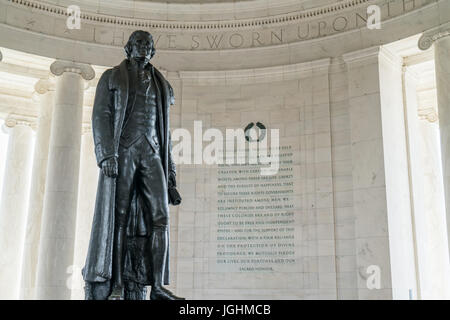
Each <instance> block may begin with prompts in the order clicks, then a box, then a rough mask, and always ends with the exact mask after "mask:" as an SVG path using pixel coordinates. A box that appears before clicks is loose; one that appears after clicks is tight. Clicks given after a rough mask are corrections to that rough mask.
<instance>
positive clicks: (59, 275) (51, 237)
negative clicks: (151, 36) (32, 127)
mask: <svg viewBox="0 0 450 320" xmlns="http://www.w3.org/2000/svg"><path fill="white" fill-rule="evenodd" d="M69 67H70V66H69ZM84 89H85V84H84V80H83V78H82V74H78V73H74V72H68V71H66V72H63V73H62V75H60V76H59V77H58V78H57V85H56V93H55V95H56V96H55V105H54V111H53V116H52V128H51V134H50V148H49V155H48V167H47V182H46V190H45V197H44V208H43V216H42V223H41V225H42V227H41V236H40V244H39V258H38V266H37V280H36V298H37V299H70V297H71V288H70V285H69V281H68V278H69V277H70V275H69V274H68V271H69V270H70V267H71V266H72V264H73V254H74V246H75V228H76V213H77V199H78V179H79V166H80V147H81V126H82V122H81V121H82V111H83V109H82V106H83V96H84Z"/></svg>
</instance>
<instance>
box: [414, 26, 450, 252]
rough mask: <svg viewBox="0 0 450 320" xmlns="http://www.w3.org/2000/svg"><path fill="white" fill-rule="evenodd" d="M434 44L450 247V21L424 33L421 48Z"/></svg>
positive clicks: (420, 42) (420, 41)
mask: <svg viewBox="0 0 450 320" xmlns="http://www.w3.org/2000/svg"><path fill="white" fill-rule="evenodd" d="M433 44H434V54H435V68H436V89H437V100H438V114H439V130H440V137H441V158H442V176H443V179H444V192H445V207H446V216H447V239H448V246H449V248H450V23H446V24H443V25H441V26H439V27H437V28H434V29H431V30H428V31H426V32H424V33H423V35H422V37H421V38H420V39H419V48H420V49H421V50H428V49H430V48H431V46H432V45H433Z"/></svg>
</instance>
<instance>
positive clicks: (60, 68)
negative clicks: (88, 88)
mask: <svg viewBox="0 0 450 320" xmlns="http://www.w3.org/2000/svg"><path fill="white" fill-rule="evenodd" d="M50 71H51V72H52V73H53V74H54V75H55V76H60V75H62V74H63V73H64V72H74V73H78V74H79V75H80V76H81V77H82V78H83V79H84V80H92V79H94V78H95V71H94V69H93V68H92V67H91V66H90V65H88V64H84V63H78V62H72V61H66V60H56V61H55V62H53V63H52V64H51V66H50Z"/></svg>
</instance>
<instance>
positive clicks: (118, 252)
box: [110, 215, 126, 297]
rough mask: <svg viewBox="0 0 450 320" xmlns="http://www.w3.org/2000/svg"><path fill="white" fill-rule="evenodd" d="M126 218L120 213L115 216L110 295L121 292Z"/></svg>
mask: <svg viewBox="0 0 450 320" xmlns="http://www.w3.org/2000/svg"><path fill="white" fill-rule="evenodd" d="M125 238H126V219H125V217H123V216H122V215H118V217H117V218H116V226H115V230H114V251H113V275H112V276H113V279H112V280H113V281H112V284H113V286H112V293H111V295H110V296H115V297H120V296H122V293H123V287H124V283H123V269H124V262H125V249H124V247H125V240H126V239H125Z"/></svg>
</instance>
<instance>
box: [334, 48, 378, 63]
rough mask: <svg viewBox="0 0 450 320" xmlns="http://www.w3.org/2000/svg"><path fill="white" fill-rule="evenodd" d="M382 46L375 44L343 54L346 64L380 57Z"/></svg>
mask: <svg viewBox="0 0 450 320" xmlns="http://www.w3.org/2000/svg"><path fill="white" fill-rule="evenodd" d="M380 50H381V46H375V47H370V48H365V49H362V50H358V51H353V52H349V53H346V54H344V55H342V58H343V59H344V61H345V63H346V64H352V63H356V62H360V61H367V60H368V59H374V58H376V59H378V56H379V54H380Z"/></svg>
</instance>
